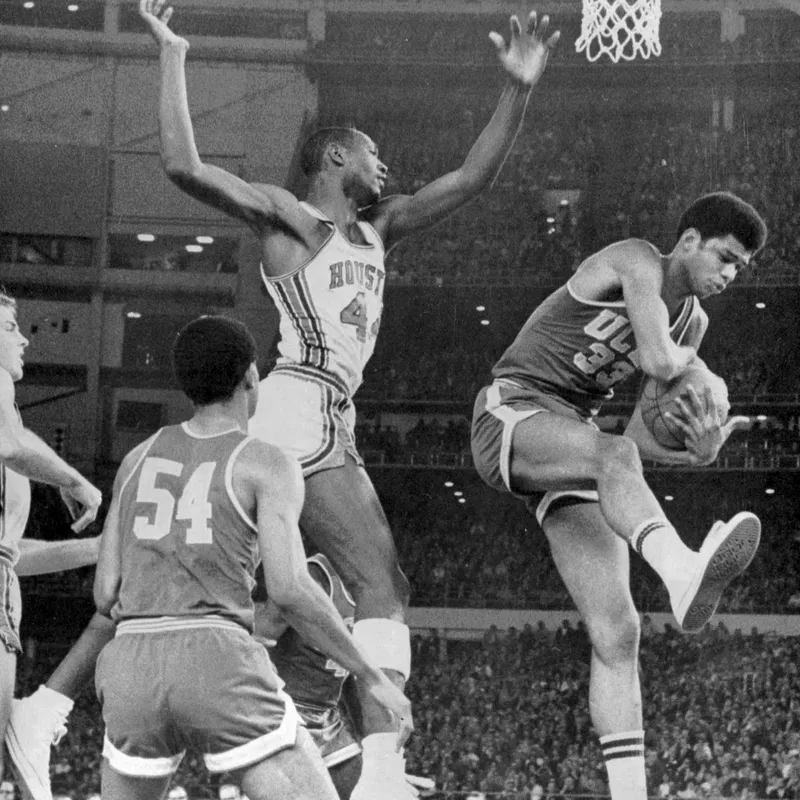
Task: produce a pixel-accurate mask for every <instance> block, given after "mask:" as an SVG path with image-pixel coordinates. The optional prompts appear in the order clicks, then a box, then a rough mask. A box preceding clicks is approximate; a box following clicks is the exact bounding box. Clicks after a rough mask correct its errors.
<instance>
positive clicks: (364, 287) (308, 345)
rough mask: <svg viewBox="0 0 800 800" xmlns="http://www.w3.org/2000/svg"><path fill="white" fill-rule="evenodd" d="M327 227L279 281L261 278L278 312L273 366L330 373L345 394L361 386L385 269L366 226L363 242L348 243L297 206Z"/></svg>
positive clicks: (377, 321)
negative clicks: (306, 255)
mask: <svg viewBox="0 0 800 800" xmlns="http://www.w3.org/2000/svg"><path fill="white" fill-rule="evenodd" d="M301 205H302V206H303V208H304V209H305V210H306V211H307V212H308V213H309V214H311V215H312V216H314V217H316V218H317V219H320V220H322V221H323V222H326V223H327V224H329V225H330V228H331V233H330V236H329V237H328V238H327V239H326V240H325V242H324V243H323V244H322V246H321V247H320V248H319V250H317V252H316V253H315V254H314V255H313V256H312V257H311V258H310V259H309V260H308V261H307V262H306V263H305V264H303V265H302V266H300V267H298V268H297V269H296V270H294V271H293V272H290V273H289V274H287V275H282V276H281V277H279V278H270V277H268V276H267V275H266V274H265V273H264V268H263V266H262V267H261V277H262V278H263V279H264V284H265V286H266V287H267V291H268V292H269V294H270V296H271V297H272V299H273V300H274V301H275V305H276V307H277V309H278V312H279V313H280V342H279V343H278V353H279V359H278V365H282V364H302V365H304V366H310V367H315V368H317V369H320V370H323V371H324V372H328V373H332V374H334V375H336V376H337V377H339V378H340V379H341V380H343V381H344V383H345V385H346V386H347V389H348V391H349V392H350V394H351V395H352V394H354V393H355V391H356V389H358V387H359V386H360V385H361V378H362V375H363V372H364V366H365V365H366V363H367V361H369V358H370V356H371V355H372V351H373V350H374V349H375V339H376V338H377V336H378V328H379V327H380V322H381V313H382V312H383V289H384V285H385V282H386V281H385V278H386V271H385V269H384V266H383V258H384V249H383V242H382V241H381V238H380V236H378V233H377V231H376V230H375V229H374V228H373V227H372V226H371V225H370V224H369V223H366V222H359V223H358V227H359V228H360V230H361V233H362V234H363V236H364V239H365V240H366V241H367V242H368V244H366V245H359V244H353V243H352V242H350V241H349V240H348V239H347V238H346V237H345V236H344V234H342V232H341V231H339V230H338V229H337V228H336V225H335V224H334V223H333V222H332V221H331V220H329V219H328V218H327V217H326V216H325V215H324V214H322V213H321V212H320V211H319V210H317V209H316V208H314V207H313V206H311V205H309V204H308V203H301Z"/></svg>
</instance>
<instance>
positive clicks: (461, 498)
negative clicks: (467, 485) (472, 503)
mask: <svg viewBox="0 0 800 800" xmlns="http://www.w3.org/2000/svg"><path fill="white" fill-rule="evenodd" d="M458 502H459V503H466V502H467V501H466V500H465V499H464V498H463V497H459V498H458Z"/></svg>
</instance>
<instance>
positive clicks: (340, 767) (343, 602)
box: [255, 553, 434, 800]
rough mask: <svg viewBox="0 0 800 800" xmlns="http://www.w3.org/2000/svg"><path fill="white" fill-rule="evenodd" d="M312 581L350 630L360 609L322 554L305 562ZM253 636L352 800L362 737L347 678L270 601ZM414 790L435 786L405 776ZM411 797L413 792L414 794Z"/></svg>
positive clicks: (343, 798) (342, 799)
mask: <svg viewBox="0 0 800 800" xmlns="http://www.w3.org/2000/svg"><path fill="white" fill-rule="evenodd" d="M307 563H308V571H309V573H310V574H311V577H312V578H313V579H314V580H315V581H316V582H317V583H318V584H319V585H320V586H321V587H322V589H323V591H324V592H325V593H326V594H327V595H328V597H330V599H331V602H332V603H333V604H334V606H335V607H336V610H337V611H338V612H339V614H341V616H342V619H343V620H344V622H345V625H346V626H347V627H348V629H352V627H353V623H354V618H355V610H356V604H355V600H354V599H353V598H352V597H351V596H350V593H349V592H348V591H347V587H346V586H345V585H344V583H342V579H341V578H340V577H339V576H338V575H337V574H336V570H335V569H334V568H333V565H332V564H331V563H330V561H329V560H328V559H327V558H325V556H324V555H322V553H317V554H316V555H313V556H311V557H310V558H309V559H307ZM255 635H256V637H257V638H259V639H260V640H261V641H262V642H263V643H264V644H265V645H266V646H267V647H268V648H269V654H270V660H271V661H272V663H273V664H274V665H275V669H276V670H277V671H278V675H280V677H281V679H282V680H283V682H284V684H285V685H284V689H285V691H286V693H287V694H288V695H289V696H290V697H291V698H292V700H294V703H295V707H296V708H297V713H298V714H299V715H300V719H302V720H303V723H304V724H305V726H306V728H307V730H308V732H309V733H310V734H311V737H312V738H313V739H314V741H315V742H316V743H317V746H318V747H319V749H320V752H321V754H322V760H323V762H324V763H325V766H326V767H327V768H328V772H329V773H330V776H331V779H332V780H333V785H334V786H335V787H336V791H337V792H338V793H339V798H340V800H348V798H349V797H350V795H351V794H352V792H353V789H354V788H355V785H356V783H357V782H358V778H359V776H360V775H361V761H362V759H361V745H360V739H361V736H360V734H359V732H358V730H357V727H356V725H355V723H354V721H353V719H352V718H351V716H350V714H349V713H348V711H347V709H346V707H345V704H344V702H343V692H344V686H345V682H346V680H347V678H348V675H349V673H348V672H347V670H346V669H344V668H343V667H342V666H341V665H340V664H337V663H336V661H334V660H333V659H331V658H328V657H327V656H326V655H325V654H324V653H322V652H321V651H320V650H319V649H318V648H316V647H314V646H313V645H311V644H310V643H309V642H308V641H306V639H305V638H304V637H303V636H301V635H300V633H299V632H298V631H296V630H294V628H292V627H291V626H290V625H289V622H288V621H287V620H286V618H285V616H284V615H283V613H282V611H281V609H280V607H279V606H278V605H277V604H276V603H275V602H274V601H273V600H272V599H269V598H268V599H267V602H266V604H265V605H264V606H263V607H261V608H260V609H258V608H257V610H256V621H255ZM406 780H407V781H408V782H409V783H410V785H411V786H414V787H420V788H425V789H432V788H433V785H434V784H433V781H431V780H429V779H426V778H418V777H416V776H413V775H407V776H406ZM412 791H413V790H412Z"/></svg>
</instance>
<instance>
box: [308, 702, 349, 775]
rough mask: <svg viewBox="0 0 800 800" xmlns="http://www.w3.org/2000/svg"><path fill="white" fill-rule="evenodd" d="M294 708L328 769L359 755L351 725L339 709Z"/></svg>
mask: <svg viewBox="0 0 800 800" xmlns="http://www.w3.org/2000/svg"><path fill="white" fill-rule="evenodd" d="M296 708H297V713H298V714H299V715H300V719H301V720H302V721H303V723H304V724H305V726H306V728H308V732H309V733H310V734H311V738H312V739H313V740H314V742H315V743H316V745H317V747H319V751H320V753H322V760H323V761H324V762H325V766H326V767H327V768H328V769H330V768H331V767H335V766H336V765H337V764H342V763H344V762H345V761H349V760H350V759H351V758H355V757H356V756H357V755H359V753H361V745H360V744H359V741H358V738H357V737H356V734H355V731H354V729H353V724H352V722H351V721H350V719H349V717H348V716H347V715H346V714H342V712H341V710H340V709H338V708H324V709H323V708H316V707H314V706H304V705H303V704H302V703H297V704H296Z"/></svg>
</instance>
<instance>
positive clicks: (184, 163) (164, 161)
mask: <svg viewBox="0 0 800 800" xmlns="http://www.w3.org/2000/svg"><path fill="white" fill-rule="evenodd" d="M161 166H162V167H163V168H164V172H166V173H167V177H168V178H169V179H170V180H171V181H172V182H173V183H175V184H177V186H178V187H179V188H181V189H182V188H184V187H185V186H187V185H190V184H192V183H196V182H197V181H198V180H199V178H200V173H201V171H202V169H203V164H202V162H201V161H199V160H197V161H196V162H195V161H193V160H192V159H191V158H188V157H186V156H184V155H182V154H179V153H162V154H161Z"/></svg>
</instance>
